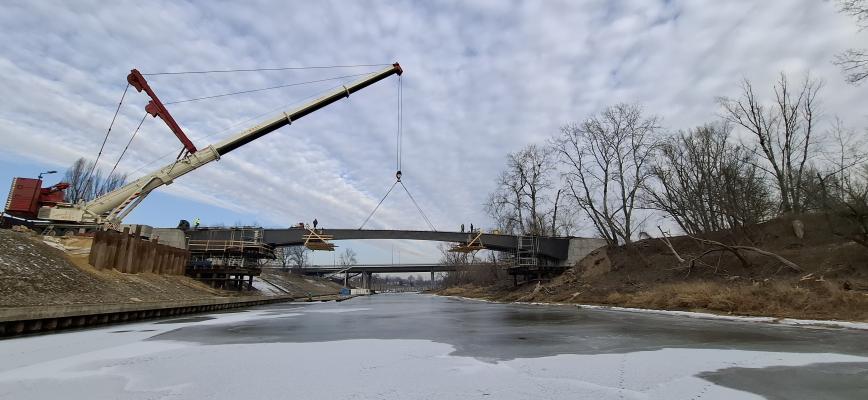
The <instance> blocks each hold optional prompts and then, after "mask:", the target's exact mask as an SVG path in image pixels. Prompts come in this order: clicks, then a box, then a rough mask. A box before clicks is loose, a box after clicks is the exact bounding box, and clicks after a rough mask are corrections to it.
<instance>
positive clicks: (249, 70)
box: [142, 64, 392, 76]
mask: <svg viewBox="0 0 868 400" xmlns="http://www.w3.org/2000/svg"><path fill="white" fill-rule="evenodd" d="M387 65H392V64H353V65H323V66H311V67H277V68H246V69H214V70H205V71H177V72H151V73H147V74H145V73H143V74H142V75H145V76H155V75H189V74H216V73H227V72H261V71H286V70H305V69H329V68H359V67H384V66H387Z"/></svg>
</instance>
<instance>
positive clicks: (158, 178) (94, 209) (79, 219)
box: [38, 63, 403, 226]
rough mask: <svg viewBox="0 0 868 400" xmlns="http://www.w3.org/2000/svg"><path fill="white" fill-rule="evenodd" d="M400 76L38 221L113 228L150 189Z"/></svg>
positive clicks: (340, 91) (50, 210)
mask: <svg viewBox="0 0 868 400" xmlns="http://www.w3.org/2000/svg"><path fill="white" fill-rule="evenodd" d="M402 72H403V70H402V69H401V66H400V65H399V64H398V63H395V64H393V65H392V66H390V67H388V68H385V69H383V70H381V71H378V72H374V73H372V74H371V75H368V76H367V77H365V78H362V79H360V80H358V81H356V82H354V83H351V84H349V85H343V86H341V87H339V88H336V89H334V90H332V91H330V92H328V93H326V94H325V95H323V96H322V97H319V98H317V99H315V100H312V101H310V102H308V103H306V104H304V105H302V106H300V107H298V108H295V109H293V110H290V111H287V112H284V113H282V114H281V115H280V116H277V117H275V118H273V119H271V120H268V121H265V122H263V123H261V124H259V125H256V126H254V127H251V128H249V129H247V130H245V131H243V132H241V133H238V134H237V135H235V136H232V137H230V138H228V139H226V140H223V141H222V142H219V143H217V144H214V145H210V146H208V147H205V148H203V149H199V150H198V151H196V152H193V153H189V154H187V156H186V157H184V158H181V159H179V160H177V161H173V162H172V163H170V164H168V165H166V166H164V167H162V168H160V169H158V170H156V171H154V172H151V173H149V174H147V175H145V176H143V177H141V178H139V179H137V180H135V181H134V182H131V183H129V184H127V185H124V186H123V187H121V188H119V189H117V190H114V191H112V192H109V193H106V194H104V195H102V196H100V197H98V198H96V199H94V200H92V201H89V202H86V203H79V204H63V203H61V204H57V205H46V206H42V207H40V208H39V214H38V215H39V216H38V218H39V219H42V220H49V221H66V222H72V223H94V224H107V225H112V226H117V225H119V224H120V222H121V221H122V220H123V219H124V217H126V216H127V215H128V214H129V213H130V212H131V211H132V210H133V209H134V208H135V207H136V206H137V205H139V203H141V202H142V200H143V199H144V198H145V197H147V195H148V194H149V193H151V191H153V190H154V189H157V188H159V187H161V186H163V185H168V184H171V183H172V181H174V180H175V179H177V178H179V177H181V176H183V175H185V174H187V173H188V172H190V171H193V170H195V169H197V168H199V167H201V166H203V165H205V164H208V163H210V162H211V161H216V160H219V159H220V156H222V155H225V154H227V153H229V152H230V151H232V150H235V149H237V148H239V147H241V146H244V145H245V144H247V143H250V142H252V141H254V140H256V139H259V138H261V137H263V136H265V135H267V134H269V133H271V132H273V131H275V130H277V129H279V128H281V127H283V126H285V125H290V124H292V123H293V122H295V121H296V120H298V119H299V118H302V117H304V116H306V115H308V114H310V113H312V112H314V111H317V110H319V109H321V108H324V107H326V106H328V105H330V104H332V103H335V102H337V101H338V100H340V99H342V98H345V97H349V96H350V95H351V94H353V93H355V92H357V91H359V90H362V89H364V88H365V87H368V86H370V85H372V84H374V83H376V82H379V81H381V80H383V79H385V78H388V77H390V76H392V75H401V73H402Z"/></svg>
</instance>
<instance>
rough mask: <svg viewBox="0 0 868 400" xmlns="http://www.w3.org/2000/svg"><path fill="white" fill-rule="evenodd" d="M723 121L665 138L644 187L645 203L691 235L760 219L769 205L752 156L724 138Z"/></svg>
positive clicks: (728, 130) (726, 134) (726, 129)
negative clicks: (650, 179)
mask: <svg viewBox="0 0 868 400" xmlns="http://www.w3.org/2000/svg"><path fill="white" fill-rule="evenodd" d="M731 131H732V129H731V127H730V125H728V124H725V123H724V124H708V125H704V126H701V127H698V128H695V129H692V130H690V131H688V132H681V133H679V134H678V135H676V136H673V137H670V138H668V139H667V140H665V141H664V142H663V143H662V144H661V146H660V157H659V158H658V159H657V161H656V162H655V163H654V165H653V166H652V168H651V169H652V173H653V176H654V178H655V179H653V180H652V181H650V182H649V185H648V186H647V187H646V190H645V196H646V201H647V203H648V204H649V206H650V207H651V208H654V209H658V210H661V211H663V212H665V213H667V214H668V215H670V216H671V217H672V218H673V219H674V220H675V222H676V223H677V224H678V225H679V226H680V227H681V229H682V230H683V231H684V232H686V233H688V234H691V235H696V234H700V233H703V232H709V231H716V230H721V229H727V228H733V227H736V226H741V225H749V224H755V223H758V222H762V221H763V220H765V219H767V218H768V217H769V216H771V215H772V214H773V213H774V207H775V204H774V202H773V201H772V200H771V194H770V193H769V190H768V187H767V185H766V183H765V181H764V179H763V177H762V176H761V175H762V173H761V171H758V168H757V167H756V166H755V165H756V164H757V162H756V157H755V155H754V154H753V153H751V152H749V151H747V150H745V149H744V148H743V147H741V146H738V145H733V144H731V143H730V142H729V141H728V138H729V136H730V133H731Z"/></svg>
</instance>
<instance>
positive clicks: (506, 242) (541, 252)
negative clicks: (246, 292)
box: [187, 228, 605, 265]
mask: <svg viewBox="0 0 868 400" xmlns="http://www.w3.org/2000/svg"><path fill="white" fill-rule="evenodd" d="M235 231H236V230H234V229H232V228H200V229H197V230H192V231H189V232H187V235H188V237H189V239H191V240H209V239H210V240H233V238H234V236H233V232H235ZM316 232H317V233H318V234H321V235H324V236H330V237H331V238H332V239H331V240H335V241H339V240H372V239H392V240H424V241H434V242H448V243H468V242H470V241H471V240H473V238H474V237H475V236H476V233H470V232H436V231H408V230H386V229H317V230H316ZM307 234H309V231H308V230H307V229H304V228H287V229H262V241H263V242H265V243H268V244H270V245H273V246H276V247H284V246H300V245H303V244H304V242H305V238H304V236H305V235H307ZM521 238H522V237H521V236H516V235H502V234H496V233H483V234H482V235H481V236H480V237H479V242H480V244H481V245H482V246H483V247H484V248H485V249H487V250H494V251H502V252H513V253H514V252H515V251H516V248H517V247H518V246H519V241H520V240H521ZM534 240H535V241H536V246H535V253H536V256H537V257H538V258H539V259H540V260H541V261H544V263H545V264H549V265H572V264H573V263H575V262H576V261H578V260H580V259H581V258H582V257H584V256H585V255H587V254H588V253H590V252H591V251H593V250H595V249H597V248H599V247H602V246H604V245H605V241H603V240H602V239H597V238H581V237H571V236H565V237H549V236H537V237H535V238H534Z"/></svg>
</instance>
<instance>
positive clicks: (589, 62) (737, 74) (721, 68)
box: [0, 0, 866, 229]
mask: <svg viewBox="0 0 868 400" xmlns="http://www.w3.org/2000/svg"><path fill="white" fill-rule="evenodd" d="M0 7H2V8H3V10H2V12H0V32H2V36H3V37H4V40H3V42H2V43H0V92H2V93H3V96H2V97H0V135H2V140H3V150H2V151H4V152H9V153H15V154H18V155H24V156H26V157H30V158H33V159H34V160H38V161H40V162H54V163H56V164H58V165H65V164H67V163H69V162H70V161H72V160H73V159H75V158H77V157H78V156H80V155H85V156H93V155H94V154H95V152H96V150H97V149H98V146H99V143H100V142H101V141H102V137H103V135H104V133H105V129H106V127H107V124H108V121H109V120H110V118H111V115H112V113H113V112H114V107H115V106H116V103H117V100H118V98H119V96H120V93H121V91H122V90H123V85H124V83H125V82H124V78H125V76H126V73H127V72H128V70H129V69H130V68H133V67H137V68H139V69H140V70H142V71H143V72H154V71H172V70H175V71H177V70H201V69H220V68H233V67H271V66H284V65H297V66H303V65H333V64H348V63H381V62H392V61H395V60H397V61H400V62H401V63H402V65H403V66H404V70H405V76H404V110H405V117H404V122H405V125H404V146H405V147H404V167H403V170H404V174H405V181H406V183H407V185H408V186H409V187H410V188H411V190H413V191H414V195H415V196H416V197H417V199H418V200H420V202H421V203H422V206H423V208H424V209H425V210H426V211H427V212H428V214H429V216H430V217H431V218H432V220H433V221H434V223H435V225H437V226H439V227H441V228H444V229H447V228H448V227H453V226H458V225H459V224H460V223H462V222H465V223H469V222H475V223H476V224H477V225H484V221H486V220H487V218H486V217H485V216H484V214H483V212H482V207H481V204H482V203H483V202H484V200H485V196H486V194H487V193H488V192H489V191H490V190H491V189H492V186H493V183H492V181H493V179H494V177H495V176H496V174H497V173H498V171H499V169H500V167H501V166H502V164H503V160H504V156H505V154H506V153H507V152H509V151H514V150H516V149H518V148H520V147H521V146H523V145H524V144H526V143H528V142H542V141H544V140H545V138H546V137H548V136H549V135H551V134H553V133H556V132H557V129H558V127H559V126H560V125H562V124H564V123H566V122H569V121H573V120H578V119H582V118H584V117H585V116H587V115H589V114H591V113H593V112H596V111H598V110H599V109H601V108H602V107H604V106H606V105H608V104H612V103H615V102H621V101H626V102H640V103H644V104H645V105H646V110H647V111H649V112H653V113H658V114H660V115H661V116H663V117H664V121H665V124H666V126H667V127H669V128H671V129H680V128H688V127H690V126H693V125H696V124H700V123H703V122H706V121H709V120H711V119H714V118H715V117H716V113H717V110H718V109H717V106H716V105H715V101H714V99H715V96H719V95H732V94H734V93H735V89H736V84H737V82H738V81H739V80H740V79H742V78H749V79H751V80H753V81H754V82H756V83H757V86H769V85H768V84H766V83H767V82H770V80H771V79H773V77H774V76H775V74H777V73H778V72H779V71H781V70H784V71H786V72H788V73H791V74H802V73H805V72H806V71H809V70H810V71H811V72H812V74H813V75H814V76H817V77H820V78H823V79H824V80H825V81H826V88H825V90H824V93H823V94H822V96H823V100H824V108H825V110H826V112H827V114H829V115H831V114H837V115H840V116H841V117H842V118H844V119H845V121H848V122H849V123H850V124H851V125H854V126H865V124H866V121H865V114H864V111H862V110H863V109H864V105H863V104H862V102H861V101H860V100H861V99H862V98H863V97H864V88H859V87H852V86H848V85H846V84H845V83H844V80H843V77H842V76H841V74H840V72H839V71H837V70H836V68H835V67H834V66H833V65H831V63H830V60H831V58H832V56H833V55H834V54H835V53H836V52H838V51H840V50H841V49H844V48H847V47H851V46H858V41H860V40H861V41H864V40H865V37H866V36H865V35H866V33H864V32H863V33H861V34H860V33H859V32H857V28H856V26H855V24H854V23H853V21H851V20H849V19H848V18H847V17H845V16H842V15H839V14H837V13H836V12H835V10H834V5H833V4H831V3H829V2H818V1H814V0H804V1H800V2H798V4H794V2H792V1H788V0H778V1H767V2H747V1H744V2H740V1H736V2H701V1H661V2H650V1H649V2H609V1H582V2H575V1H564V2H549V1H535V2H534V1H527V2H500V1H489V2H471V3H470V4H465V3H464V2H452V1H448V2H436V3H435V2H412V1H403V2H385V1H381V2H376V1H372V2H338V1H335V2H309V3H298V2H293V3H285V2H265V1H261V2H244V3H240V2H239V3H229V2H200V3H185V2H171V1H167V2H145V3H142V2H138V3H135V2H116V3H105V2H59V1H58V2H48V1H44V2H17V3H15V2H5V3H4V4H3V5H2V6H0ZM784 11H785V12H784ZM353 71H355V70H351V71H350V72H353ZM343 72H346V71H321V70H317V71H313V72H279V73H278V72H273V73H262V74H212V75H192V76H183V77H169V76H155V77H151V78H150V80H151V81H152V83H153V85H154V87H155V89H156V90H157V91H158V93H160V95H161V96H162V97H163V98H164V99H165V100H176V99H184V98H189V97H196V96H202V95H210V94H216V93H222V92H228V91H234V90H243V89H250V88H257V87H264V86H269V85H274V84H282V83H288V82H296V81H303V80H307V79H312V78H322V77H325V76H334V75H340V74H341V73H343ZM332 84H333V83H323V84H319V85H314V86H311V87H298V88H288V89H281V90H276V91H269V92H264V93H260V94H258V95H248V96H234V97H227V98H221V99H219V100H214V101H209V102H194V103H186V104H177V105H173V106H170V108H171V110H172V111H173V114H174V115H175V117H176V119H178V120H179V122H180V124H181V125H182V126H183V127H184V128H185V130H187V131H188V132H189V134H190V136H191V137H192V138H193V139H194V141H195V142H196V143H197V144H198V145H200V146H204V145H206V144H207V143H212V142H214V141H216V140H218V139H220V138H223V137H226V136H227V135H229V134H230V133H231V132H233V131H232V130H229V131H226V128H227V127H229V126H231V125H233V124H238V123H241V122H244V121H245V120H247V119H249V118H251V117H254V116H257V115H260V114H262V113H263V112H265V111H267V110H272V109H275V108H276V107H278V106H280V105H286V104H290V103H292V102H293V101H297V100H299V99H301V98H304V97H306V96H309V95H311V94H315V93H317V92H319V91H322V90H324V89H326V88H328V87H330V86H331V85H332ZM395 94H396V81H395V80H390V81H386V82H382V83H379V84H377V85H375V86H372V87H370V88H368V89H365V90H363V91H361V92H359V93H357V94H356V95H354V96H352V97H351V98H350V99H348V100H344V101H342V102H341V103H339V104H336V105H334V106H332V107H330V108H328V109H325V110H322V111H320V112H317V113H315V114H313V115H311V116H309V117H306V118H305V119H304V120H301V121H299V122H297V123H296V124H293V126H292V127H288V128H284V129H282V130H281V131H279V132H275V133H273V134H271V135H269V136H267V137H266V138H263V139H261V140H260V141H258V142H256V143H253V144H251V145H249V146H247V147H245V148H242V149H240V150H238V151H237V152H235V153H233V154H230V155H228V156H226V157H224V159H223V160H221V161H220V162H219V163H217V164H215V165H211V166H208V167H205V168H203V169H201V170H199V171H196V172H194V173H193V174H191V175H190V176H188V177H184V178H181V179H179V180H178V181H177V182H176V183H175V184H173V185H172V186H171V187H169V188H167V191H168V192H169V193H172V194H176V195H179V196H184V197H187V198H193V199H196V200H198V201H202V202H207V203H211V204H215V205H218V206H221V207H225V208H228V209H231V210H235V211H239V212H242V211H247V212H250V213H253V214H255V215H258V216H261V218H262V219H263V220H261V221H260V222H264V223H267V224H275V225H283V224H286V223H291V222H293V221H297V220H302V219H310V218H309V216H311V215H316V216H317V217H318V218H319V219H320V220H322V221H329V225H330V226H342V227H354V226H356V225H357V224H359V223H361V221H362V220H363V219H364V217H365V216H366V215H367V213H368V212H369V211H370V210H371V209H372V208H373V206H374V205H375V204H376V203H377V202H378V201H379V199H380V196H382V194H383V192H384V191H385V190H386V189H387V188H388V186H389V185H390V184H391V183H392V180H393V178H392V175H393V174H394V171H393V169H394V145H395V143H394V140H395V139H394V137H395V117H396V115H395V112H396V108H395V101H396V98H395ZM144 103H145V96H144V95H142V94H139V93H135V92H133V91H131V92H130V93H129V94H128V102H127V105H125V107H124V108H123V109H122V112H121V115H120V118H119V120H118V122H117V124H116V127H115V131H114V135H113V136H112V138H111V140H110V141H109V144H108V145H107V149H106V155H107V156H106V160H108V162H109V164H111V163H113V162H114V159H115V157H116V156H117V154H118V153H119V152H120V150H121V148H122V147H123V145H124V144H125V143H126V140H127V138H128V137H127V135H128V134H129V132H131V131H132V130H133V129H134V127H135V125H136V124H137V123H138V120H139V118H141V115H142V110H141V108H142V106H143V105H144ZM244 126H245V125H244V124H241V125H240V126H238V127H237V128H236V129H241V128H243V127H244ZM215 133H216V134H215ZM177 148H178V144H177V142H176V139H175V138H174V137H173V136H172V135H171V134H170V133H169V131H168V129H166V128H165V126H163V125H162V123H161V122H160V121H155V120H153V119H151V118H148V120H147V121H146V122H145V125H144V127H143V130H142V132H141V133H140V136H139V137H138V138H137V139H136V142H135V143H134V145H133V149H132V150H131V152H130V153H129V154H128V155H127V157H126V159H125V161H124V163H123V164H122V167H123V168H127V171H128V172H129V171H132V170H135V169H138V168H140V167H141V166H142V165H145V164H146V163H148V162H151V161H153V160H154V159H155V158H157V157H159V156H161V155H164V154H166V153H172V152H173V151H174V150H173V149H177ZM170 157H171V156H170ZM169 159H171V158H169ZM156 165H158V164H154V166H156ZM140 172H141V171H140ZM140 172H139V173H140ZM398 195H400V196H402V197H398ZM393 196H396V198H395V199H393V200H390V202H389V203H387V204H386V205H384V207H383V208H382V209H381V210H380V211H379V212H378V214H377V217H376V218H375V221H374V222H373V224H372V226H381V227H401V228H410V227H416V228H420V229H422V228H424V223H423V222H422V220H421V218H420V217H418V216H417V213H416V211H415V209H414V208H413V206H412V204H411V203H410V202H409V201H407V200H406V199H405V197H406V196H405V195H403V194H402V193H395V194H393Z"/></svg>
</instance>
